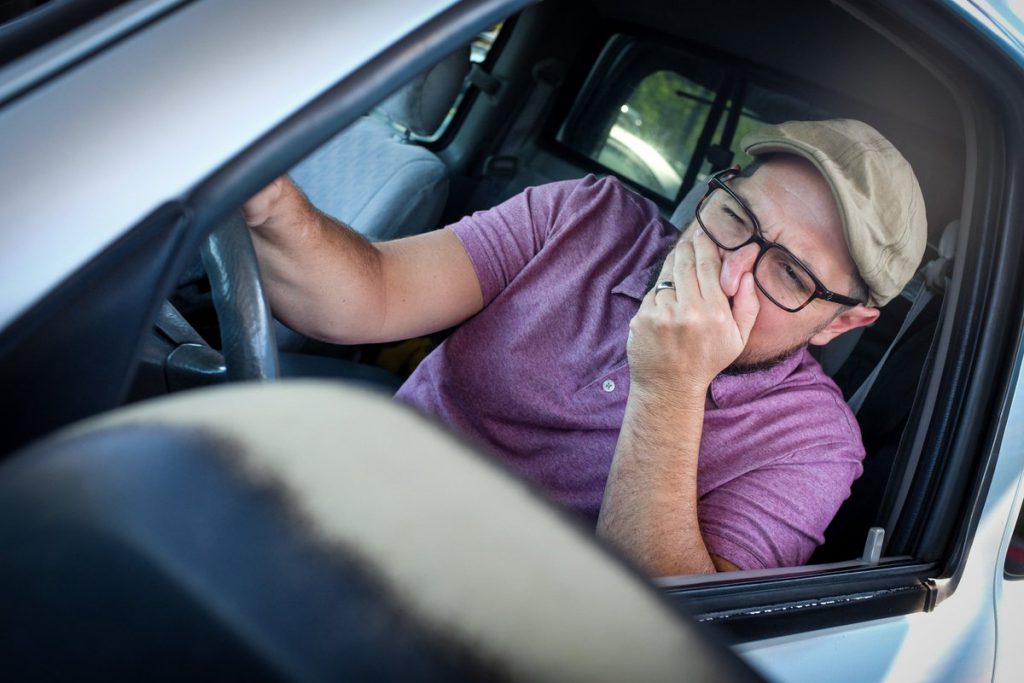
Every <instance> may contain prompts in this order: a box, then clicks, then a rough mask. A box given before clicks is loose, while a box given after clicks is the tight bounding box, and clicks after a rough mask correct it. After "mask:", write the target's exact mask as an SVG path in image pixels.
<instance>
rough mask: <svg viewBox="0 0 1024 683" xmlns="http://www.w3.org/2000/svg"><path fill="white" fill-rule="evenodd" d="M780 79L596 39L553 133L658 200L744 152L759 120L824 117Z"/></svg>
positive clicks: (672, 198) (675, 196) (674, 197)
mask: <svg viewBox="0 0 1024 683" xmlns="http://www.w3.org/2000/svg"><path fill="white" fill-rule="evenodd" d="M830 117H831V116H830V115H829V113H828V112H827V111H824V110H822V109H820V108H818V107H816V106H814V105H812V104H811V102H810V98H808V97H805V96H800V95H797V94H794V92H793V91H792V90H791V89H789V88H787V86H786V84H785V83H776V82H774V81H773V80H771V79H769V78H768V77H766V76H765V75H762V74H753V73H748V72H747V70H745V69H744V68H743V67H741V66H737V65H735V64H731V63H728V62H724V61H716V60H711V59H708V58H706V57H701V56H698V55H695V54H690V53H688V52H685V51H682V50H680V49H677V48H672V47H667V46H664V45H660V44H657V43H654V42H651V41H644V40H640V39H637V38H634V37H630V36H625V35H616V36H613V37H612V38H611V39H610V40H609V42H608V44H607V45H606V46H605V49H604V51H603V52H602V54H601V57H600V58H599V59H598V62H597V64H596V65H595V67H594V69H593V71H592V72H591V74H590V76H589V78H588V79H587V82H586V84H585V85H584V87H583V89H582V91H581V93H580V95H579V97H578V98H577V100H576V102H575V104H574V105H573V107H572V109H571V110H570V112H569V115H568V116H567V117H566V119H565V121H564V122H563V123H562V125H561V127H560V129H559V131H558V133H557V135H556V141H557V142H558V143H560V144H561V145H563V146H565V147H567V148H569V149H570V150H572V152H574V153H576V154H578V155H582V156H583V157H586V159H587V160H588V161H589V162H590V163H591V165H597V166H599V167H601V168H602V169H605V170H607V171H609V172H612V173H614V174H616V175H618V176H619V177H621V178H623V179H624V180H628V181H630V182H631V183H632V184H633V185H634V186H637V187H639V188H640V189H642V190H645V191H646V193H647V194H648V195H649V196H651V197H652V198H654V199H660V200H663V202H664V203H666V204H668V203H674V202H677V201H678V200H679V199H681V198H682V196H683V195H684V194H685V193H686V192H687V191H689V190H690V188H692V187H693V186H694V185H695V184H698V183H702V182H703V181H705V180H706V179H707V177H708V176H709V175H710V174H711V173H713V172H714V171H717V170H719V169H721V168H724V167H726V166H728V165H730V164H733V163H739V164H741V165H746V164H748V163H749V162H750V158H749V157H747V156H746V155H745V154H743V152H742V150H741V149H740V141H741V140H742V138H743V136H744V135H746V134H747V133H748V132H750V131H751V130H753V129H755V128H757V127H758V126H760V125H763V124H764V123H773V122H782V121H787V120H791V119H809V118H830Z"/></svg>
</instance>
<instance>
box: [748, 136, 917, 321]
mask: <svg viewBox="0 0 1024 683" xmlns="http://www.w3.org/2000/svg"><path fill="white" fill-rule="evenodd" d="M740 144H741V146H742V148H743V149H744V151H746V153H747V154H749V155H750V156H758V155H761V154H770V153H773V152H781V153H786V154H795V155H797V156H799V157H803V158H804V159H807V160H808V161H810V162H811V163H812V164H814V165H815V166H816V167H817V169H818V170H819V171H821V173H822V175H824V176H825V179H826V180H827V181H828V184H829V187H831V188H832V194H833V196H834V197H835V199H836V204H837V205H838V206H839V214H840V216H841V217H842V220H843V232H844V234H845V236H846V244H847V246H848V247H849V249H850V255H851V256H852V257H853V261H854V263H856V264H857V269H858V271H859V272H860V276H861V278H863V280H864V282H865V283H867V286H868V290H869V295H868V302H867V303H868V305H869V306H882V305H884V304H886V303H888V302H889V301H890V300H891V299H892V298H893V297H895V296H897V295H898V294H899V293H900V291H901V290H902V289H903V287H904V286H905V285H906V284H907V282H909V281H910V279H911V278H912V277H913V276H914V272H915V271H916V270H917V267H918V265H919V264H920V262H921V257H922V256H923V255H924V249H925V243H926V241H927V239H928V220H927V218H926V217H925V209H924V197H923V196H922V195H921V186H920V185H919V184H918V182H917V176H915V175H914V170H913V169H912V168H911V167H910V163H909V162H908V161H907V160H906V159H905V158H904V157H903V155H902V154H900V152H899V150H897V149H896V148H895V147H893V145H892V143H891V142H889V141H888V140H887V139H886V138H885V137H884V136H883V135H882V134H881V133H879V132H878V131H877V130H875V129H874V128H872V127H871V126H869V125H867V124H866V123H863V122H861V121H854V120H852V119H834V120H831V121H789V122H787V123H780V124H778V125H770V126H764V127H762V128H758V129H757V130H755V131H753V132H751V133H750V134H748V135H747V136H746V137H744V138H743V140H742V141H741V143H740Z"/></svg>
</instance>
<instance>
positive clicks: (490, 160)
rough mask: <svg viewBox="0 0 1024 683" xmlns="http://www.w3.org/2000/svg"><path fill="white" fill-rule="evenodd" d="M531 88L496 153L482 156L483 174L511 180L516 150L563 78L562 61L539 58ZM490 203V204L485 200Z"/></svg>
mask: <svg viewBox="0 0 1024 683" xmlns="http://www.w3.org/2000/svg"><path fill="white" fill-rule="evenodd" d="M531 77H532V79H533V83H534V85H533V88H532V89H531V91H530V95H529V96H528V97H527V99H526V102H525V104H523V107H522V109H520V111H519V115H518V116H516V118H515V120H514V121H513V123H512V125H511V127H510V128H509V130H508V132H507V133H506V134H505V137H504V139H503V140H502V143H501V146H500V148H499V149H498V151H497V153H496V154H493V155H491V156H489V157H487V159H485V160H484V167H483V173H484V176H486V177H491V178H494V177H498V178H506V179H508V180H511V179H512V178H514V177H515V175H516V173H517V172H518V171H519V157H518V154H519V152H520V151H521V148H522V147H523V144H524V143H525V142H526V141H527V139H529V137H530V136H531V135H533V134H534V131H535V128H536V124H537V122H538V121H540V119H541V116H542V115H543V114H544V112H545V110H547V108H548V106H549V105H550V103H551V94H552V93H553V92H554V91H555V89H557V88H558V86H560V85H561V84H562V81H563V80H564V79H565V63H564V62H562V61H561V60H559V59H556V58H554V57H549V58H547V59H543V60H541V61H540V62H538V63H537V64H535V65H534V67H533V70H532V71H531ZM488 206H490V204H488Z"/></svg>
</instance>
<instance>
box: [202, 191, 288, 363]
mask: <svg viewBox="0 0 1024 683" xmlns="http://www.w3.org/2000/svg"><path fill="white" fill-rule="evenodd" d="M201 253H202V260H203V267H204V268H205V269H206V274H207V276H208V277H209V279H210V293H211V295H212V298H213V306H214V309H215V310H216V312H217V320H218V323H219V325H220V337H221V349H222V353H223V355H224V364H225V366H226V368H227V379H228V381H245V380H259V381H268V380H275V379H277V378H278V377H280V374H281V370H280V359H279V357H278V351H277V337H276V336H275V334H274V319H273V317H272V316H271V314H270V305H269V304H268V302H267V297H266V294H265V293H264V291H263V281H262V280H261V278H260V269H259V262H258V261H257V259H256V250H255V249H254V248H253V246H252V237H251V236H250V234H249V227H248V226H247V225H246V223H245V219H244V218H243V217H242V213H241V211H236V212H235V213H234V214H232V215H231V217H229V218H228V219H227V220H225V221H224V222H223V223H221V224H220V225H218V226H217V227H216V228H215V229H214V230H213V231H212V232H211V233H210V235H209V237H207V239H206V241H205V242H204V243H203V246H202V249H201Z"/></svg>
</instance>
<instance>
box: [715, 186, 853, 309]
mask: <svg viewBox="0 0 1024 683" xmlns="http://www.w3.org/2000/svg"><path fill="white" fill-rule="evenodd" d="M739 171H740V167H739V166H734V167H733V168H727V169H725V170H722V171H719V172H718V173H715V174H714V175H713V176H711V178H709V179H708V191H707V192H706V193H705V194H704V197H703V198H702V199H701V200H700V202H699V203H698V204H697V212H696V213H697V222H698V223H699V224H700V227H701V228H703V229H704V233H705V234H706V235H707V236H708V237H710V238H711V241H712V242H714V243H715V244H717V245H718V246H719V247H721V248H722V249H725V250H726V251H737V250H739V249H742V248H743V247H745V246H747V245H748V244H751V243H753V244H756V245H757V246H758V248H759V249H760V252H758V254H757V260H755V261H754V269H753V274H754V283H755V284H757V288H758V289H760V290H761V292H762V293H763V294H764V295H765V296H766V297H768V299H769V301H771V302H772V303H773V304H775V305H776V306H778V307H779V308H781V309H783V310H785V311H789V312H790V313H796V312H797V311H799V310H801V309H802V308H803V307H804V306H806V305H807V304H809V303H811V302H812V301H814V300H815V299H824V300H825V301H831V302H832V303H836V304H840V305H843V306H857V305H858V304H862V303H864V302H863V301H861V300H860V299H855V298H853V297H849V296H844V295H842V294H837V293H836V292H833V291H832V290H830V289H828V288H827V287H825V285H824V284H822V282H821V280H819V279H818V278H817V277H816V276H815V275H814V273H812V272H811V269H810V268H808V267H807V266H806V265H805V264H804V263H803V262H802V261H801V260H800V259H798V258H797V257H796V256H794V255H793V254H792V253H791V252H790V251H789V250H788V249H786V248H785V247H784V246H782V245H781V244H779V243H778V242H772V241H771V240H768V239H765V237H764V235H763V234H762V233H761V226H760V224H758V222H757V218H756V217H755V216H754V214H753V212H751V210H750V209H749V208H748V207H747V205H746V204H744V203H743V200H742V199H740V198H739V197H738V196H737V195H736V193H735V192H733V191H732V189H731V188H730V187H729V186H728V185H726V184H725V181H727V180H729V179H731V178H733V177H734V176H736V174H737V173H739Z"/></svg>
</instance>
